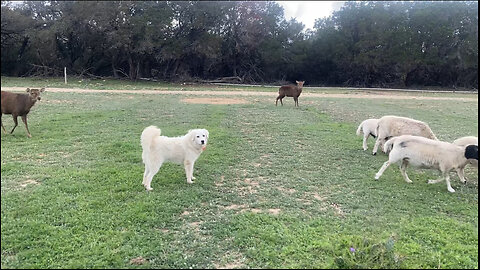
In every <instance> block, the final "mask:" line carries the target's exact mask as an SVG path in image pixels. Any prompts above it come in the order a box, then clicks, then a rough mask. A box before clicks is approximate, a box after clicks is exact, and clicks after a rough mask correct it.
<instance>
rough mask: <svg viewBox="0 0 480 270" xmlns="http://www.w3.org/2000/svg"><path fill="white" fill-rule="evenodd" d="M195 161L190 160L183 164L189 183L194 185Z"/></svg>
mask: <svg viewBox="0 0 480 270" xmlns="http://www.w3.org/2000/svg"><path fill="white" fill-rule="evenodd" d="M193 164H194V162H193V161H190V160H185V161H184V162H183V165H184V166H185V174H186V175H187V183H189V184H191V183H193V181H192V178H193Z"/></svg>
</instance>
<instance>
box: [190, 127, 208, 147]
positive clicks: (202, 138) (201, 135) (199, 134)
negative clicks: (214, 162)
mask: <svg viewBox="0 0 480 270" xmlns="http://www.w3.org/2000/svg"><path fill="white" fill-rule="evenodd" d="M192 137H193V139H192V140H193V142H194V143H195V144H197V145H207V141H208V131H207V130H206V129H195V130H192Z"/></svg>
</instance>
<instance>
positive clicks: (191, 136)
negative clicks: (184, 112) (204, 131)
mask: <svg viewBox="0 0 480 270" xmlns="http://www.w3.org/2000/svg"><path fill="white" fill-rule="evenodd" d="M192 131H193V129H190V130H189V131H188V135H189V136H190V139H192V142H194V141H195V133H193V132H192Z"/></svg>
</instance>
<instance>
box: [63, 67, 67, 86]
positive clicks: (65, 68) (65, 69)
mask: <svg viewBox="0 0 480 270" xmlns="http://www.w3.org/2000/svg"><path fill="white" fill-rule="evenodd" d="M63 71H64V73H65V84H67V67H64V69H63Z"/></svg>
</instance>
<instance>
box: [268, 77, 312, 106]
mask: <svg viewBox="0 0 480 270" xmlns="http://www.w3.org/2000/svg"><path fill="white" fill-rule="evenodd" d="M296 82H297V85H283V86H282V87H280V89H278V97H277V99H276V100H275V106H277V103H278V100H279V99H280V103H281V104H282V106H283V102H282V99H283V98H284V97H285V96H287V97H293V100H294V101H295V106H298V97H299V96H300V94H301V93H302V87H303V84H304V83H305V81H296Z"/></svg>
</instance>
